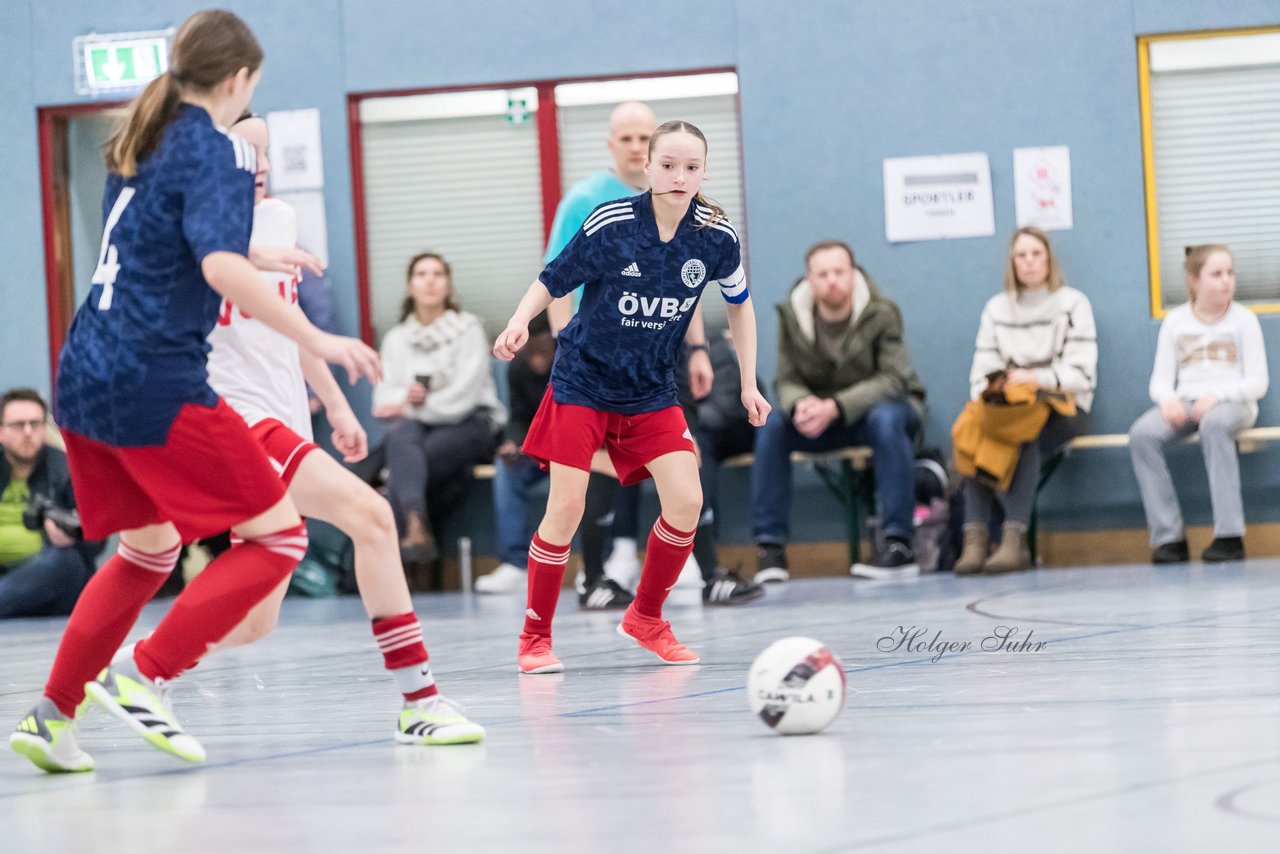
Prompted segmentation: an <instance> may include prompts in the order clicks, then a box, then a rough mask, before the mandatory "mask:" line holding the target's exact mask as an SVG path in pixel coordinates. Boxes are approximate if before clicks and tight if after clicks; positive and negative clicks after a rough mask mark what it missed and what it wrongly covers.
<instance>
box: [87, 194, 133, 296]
mask: <svg viewBox="0 0 1280 854" xmlns="http://www.w3.org/2000/svg"><path fill="white" fill-rule="evenodd" d="M133 193H134V188H133V187H125V188H124V189H123V190H121V191H120V195H119V196H116V203H115V204H114V205H112V206H111V215H110V216H108V217H107V226H106V228H104V229H103V230H102V251H101V252H99V253H98V266H97V267H96V268H94V271H93V278H92V279H90V281H91V282H92V283H93V284H95V285H102V296H101V298H99V299H98V311H106V310H107V309H109V308H111V296H112V294H113V293H115V288H114V287H113V286H114V285H115V283H116V276H118V275H119V274H120V252H119V250H117V249H116V247H115V246H114V245H113V244H112V243H111V229H113V228H115V227H116V223H117V222H119V221H120V217H121V215H122V214H123V213H124V209H125V208H127V207H128V206H129V202H130V200H132V199H133Z"/></svg>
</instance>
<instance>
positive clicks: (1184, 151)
mask: <svg viewBox="0 0 1280 854" xmlns="http://www.w3.org/2000/svg"><path fill="white" fill-rule="evenodd" d="M1277 59H1278V60H1280V58H1277ZM1151 119H1152V140H1153V143H1154V149H1155V181H1156V206H1157V211H1158V220H1157V221H1158V230H1159V256H1160V286H1161V291H1162V295H1163V304H1164V306H1165V307H1166V308H1171V307H1173V306H1175V305H1178V304H1180V303H1183V302H1185V301H1186V299H1187V293H1186V277H1185V275H1184V273H1183V271H1182V264H1183V258H1184V255H1185V250H1186V247H1187V246H1191V245H1195V244H1201V243H1225V244H1226V245H1228V246H1230V247H1231V251H1232V253H1233V255H1234V256H1235V268H1236V292H1237V299H1239V300H1240V301H1241V302H1272V303H1274V302H1280V61H1277V62H1276V63H1274V64H1264V65H1256V66H1252V67H1237V68H1222V67H1216V68H1204V69H1193V70H1173V71H1165V72H1160V71H1153V73H1152V76H1151Z"/></svg>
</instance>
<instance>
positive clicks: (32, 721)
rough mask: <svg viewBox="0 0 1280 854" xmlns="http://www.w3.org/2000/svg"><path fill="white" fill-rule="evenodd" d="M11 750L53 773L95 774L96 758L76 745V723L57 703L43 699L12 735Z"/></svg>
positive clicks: (19, 723)
mask: <svg viewBox="0 0 1280 854" xmlns="http://www.w3.org/2000/svg"><path fill="white" fill-rule="evenodd" d="M9 747H10V748H11V749H12V750H13V752H14V753H17V754H18V755H19V756H25V757H27V758H28V759H30V760H31V762H32V764H33V765H35V766H36V767H37V768H39V769H41V770H44V771H48V772H49V773H50V774H70V773H75V772H78V771H92V770H93V757H92V756H90V755H89V754H87V753H85V752H84V751H83V750H81V749H80V745H78V744H76V722H75V720H74V719H72V718H68V717H67V716H66V715H64V714H63V713H62V712H60V711H58V707H57V706H55V705H54V704H53V700H50V699H49V698H48V697H41V698H40V702H38V703H36V705H35V707H34V708H32V709H31V711H29V712H27V715H26V717H24V718H23V719H22V720H20V721H18V726H17V728H16V729H14V731H13V732H12V733H11V734H10V735H9Z"/></svg>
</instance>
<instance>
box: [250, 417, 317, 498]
mask: <svg viewBox="0 0 1280 854" xmlns="http://www.w3.org/2000/svg"><path fill="white" fill-rule="evenodd" d="M249 432H250V433H252V434H253V438H254V439H256V440H257V442H258V444H259V445H261V446H262V450H264V451H266V452H267V459H268V460H270V462H271V465H273V466H274V467H275V469H276V471H277V472H279V474H280V479H281V480H283V481H284V485H285V486H288V485H289V484H290V483H292V482H293V476H294V474H296V473H297V471H298V465H299V464H300V463H301V462H302V458H303V457H305V456H306V455H307V454H309V453H311V452H312V451H318V450H320V446H319V445H317V444H316V443H315V442H312V441H311V440H310V439H304V438H302V437H301V436H299V435H298V434H297V433H295V432H293V431H292V430H291V429H289V428H288V427H286V426H285V425H284V424H283V423H281V422H279V421H277V420H276V419H274V418H264V419H262V420H261V421H259V422H258V423H257V424H254V425H253V426H252V427H250V428H249Z"/></svg>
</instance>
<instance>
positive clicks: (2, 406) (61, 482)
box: [0, 388, 101, 618]
mask: <svg viewBox="0 0 1280 854" xmlns="http://www.w3.org/2000/svg"><path fill="white" fill-rule="evenodd" d="M47 414H48V410H47V407H46V406H45V402H44V400H43V399H42V398H41V397H40V395H39V394H38V393H36V392H35V391H32V390H31V389H26V388H19V389H12V390H10V391H7V392H5V394H4V396H3V397H0V447H2V448H3V449H4V454H3V456H0V618H3V617H53V616H60V615H65V614H70V613H71V608H72V607H73V606H74V605H75V604H76V599H77V598H79V596H80V591H81V590H83V589H84V586H85V584H86V583H88V581H89V576H90V575H91V574H92V573H93V567H94V563H93V558H94V555H95V554H96V553H97V552H98V551H99V550H100V548H101V544H100V543H85V542H84V541H83V539H82V538H81V533H80V520H79V517H78V516H77V515H76V510H75V506H76V504H75V496H73V495H72V493H71V475H70V473H69V472H68V470H67V455H66V454H64V453H63V452H62V451H60V450H58V449H57V448H50V447H47V446H46V445H45V420H46V416H47Z"/></svg>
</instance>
